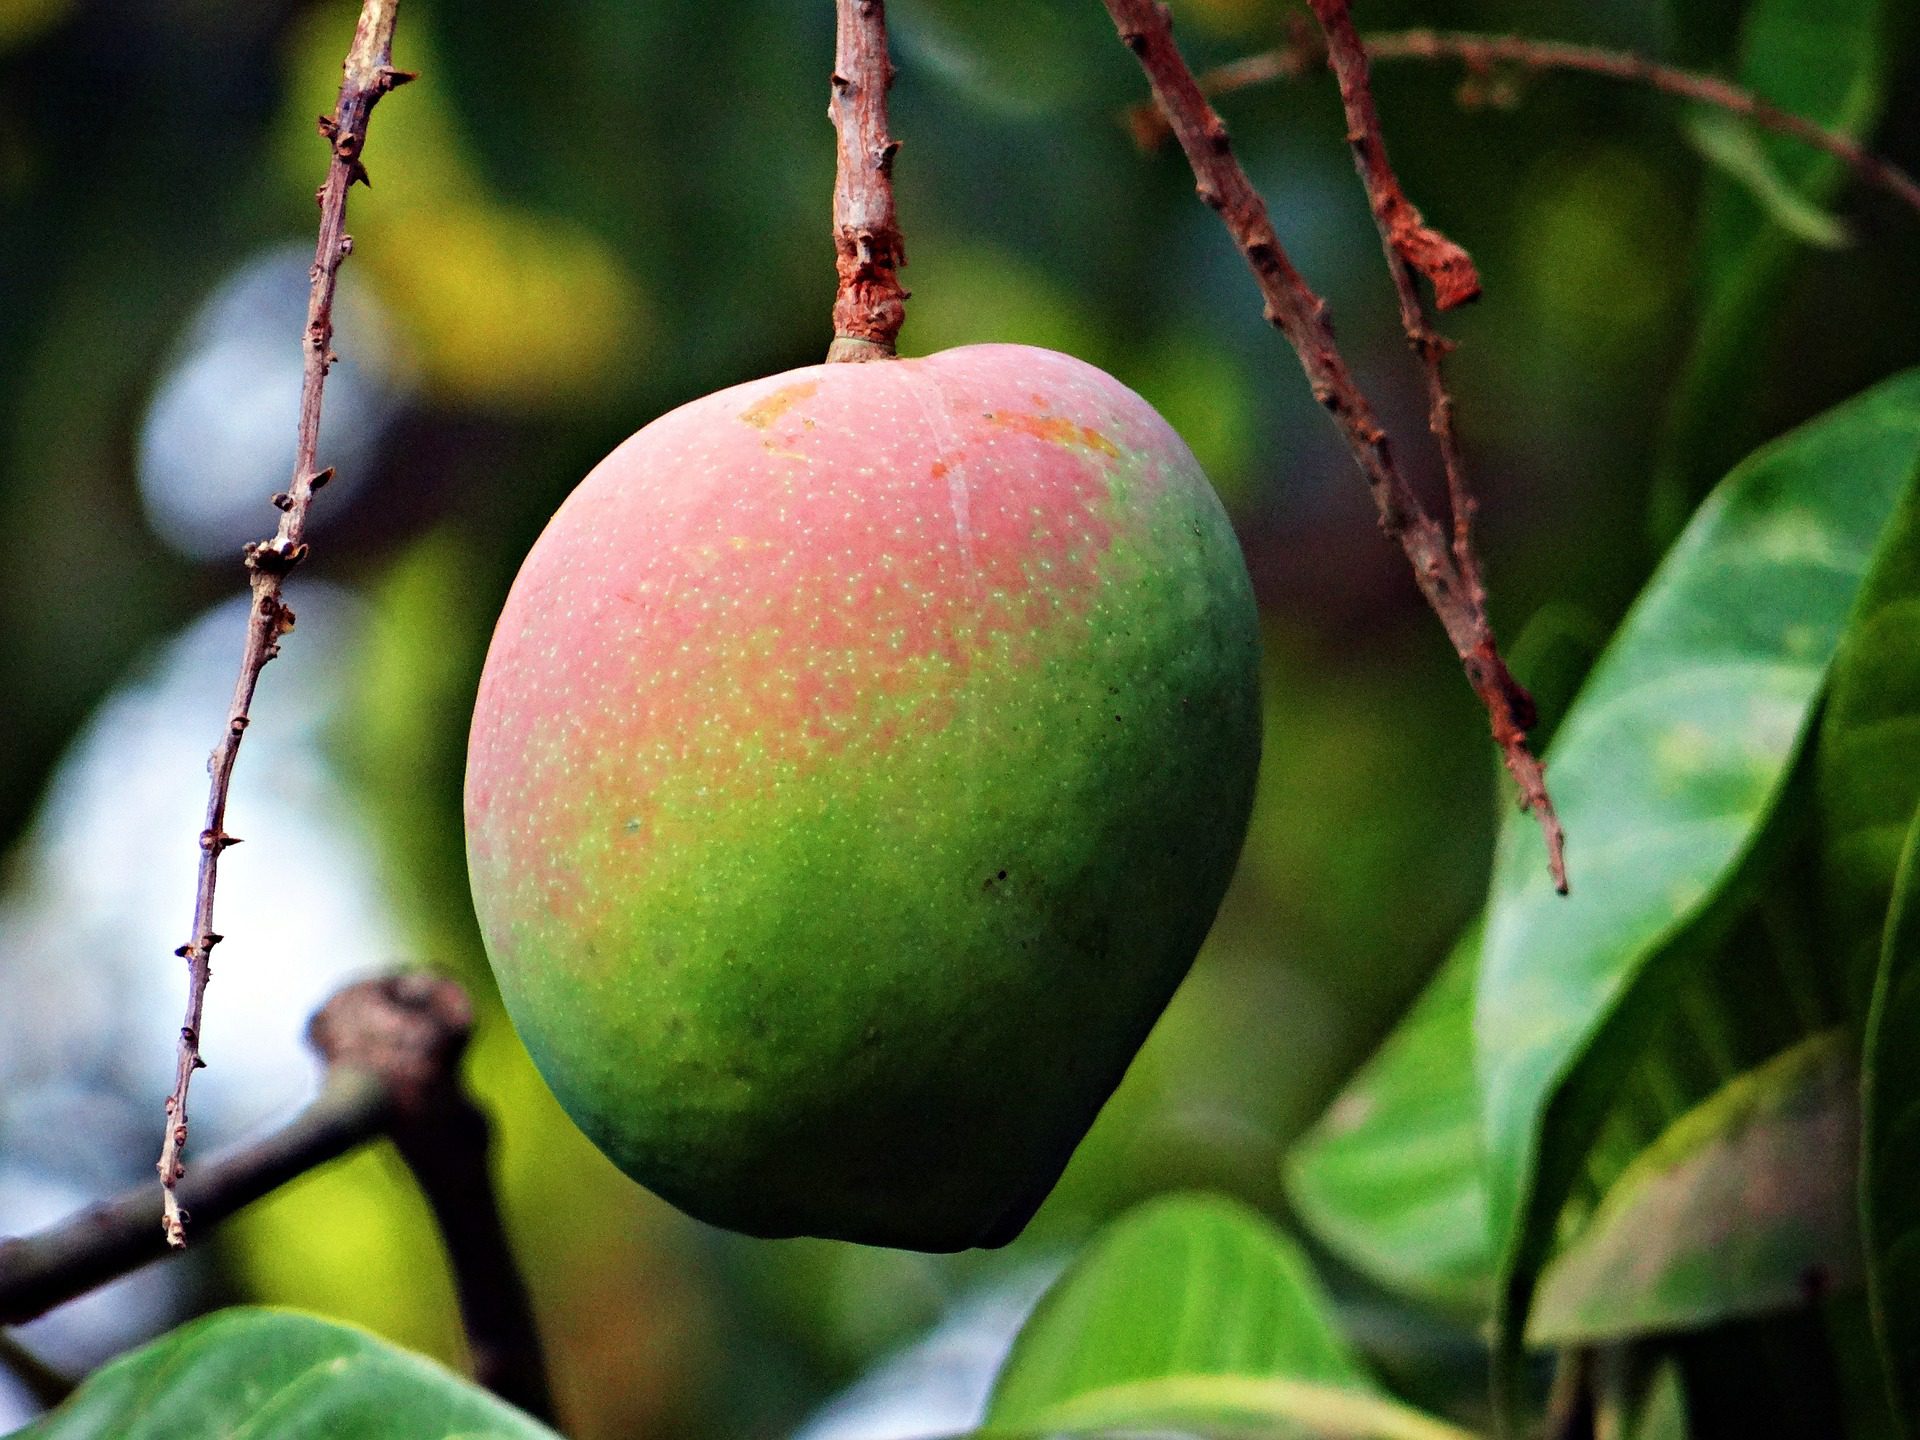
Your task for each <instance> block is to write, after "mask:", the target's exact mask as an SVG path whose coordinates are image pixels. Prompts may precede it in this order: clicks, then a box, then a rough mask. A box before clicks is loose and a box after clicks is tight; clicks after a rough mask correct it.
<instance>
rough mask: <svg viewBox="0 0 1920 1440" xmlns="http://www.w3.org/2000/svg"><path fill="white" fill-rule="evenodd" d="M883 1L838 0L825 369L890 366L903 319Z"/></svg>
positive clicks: (902, 249) (902, 248) (830, 109)
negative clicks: (843, 364) (832, 284)
mask: <svg viewBox="0 0 1920 1440" xmlns="http://www.w3.org/2000/svg"><path fill="white" fill-rule="evenodd" d="M892 85H893V62H892V61H891V60H890V59H889V58H888V57H887V8H886V0H839V5H838V24H837V26H836V29H835V38H834V58H833V93H832V98H831V100H830V101H829V102H828V105H827V115H828V117H829V118H830V119H832V121H833V125H834V129H835V130H836V131H838V132H839V159H838V163H837V167H836V171H835V175H834V185H833V248H834V268H835V269H836V270H837V271H838V272H839V276H840V283H839V288H838V291H837V293H836V294H835V296H834V301H833V345H832V347H831V348H830V349H829V350H828V351H827V359H828V360H829V361H859V360H890V359H892V358H893V353H894V341H895V340H896V338H897V337H898V336H899V334H900V324H901V322H902V321H903V320H905V319H906V314H907V294H908V292H907V290H906V289H905V288H904V287H903V286H902V285H901V283H900V274H899V272H900V269H901V267H903V266H904V265H905V264H906V263H907V242H906V240H905V239H904V238H903V237H902V236H901V234H900V220H899V217H898V216H897V215H896V214H895V213H894V208H893V157H894V156H895V155H896V154H897V153H898V152H899V150H900V142H899V141H898V140H895V139H894V138H893V137H892V136H890V135H889V134H888V133H887V91H888V90H889V89H890V88H892Z"/></svg>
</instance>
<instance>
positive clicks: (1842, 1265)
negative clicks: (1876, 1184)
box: [1527, 1030, 1860, 1345]
mask: <svg viewBox="0 0 1920 1440" xmlns="http://www.w3.org/2000/svg"><path fill="white" fill-rule="evenodd" d="M1857 1076H1858V1071H1857V1069H1856V1067H1855V1065H1854V1061H1853V1055H1852V1051H1851V1047H1850V1045H1849V1042H1848V1040H1847V1037H1846V1036H1845V1034H1844V1033H1842V1032H1841V1031H1838V1030H1830V1031H1828V1032H1826V1033H1825V1034H1822V1035H1818V1036H1815V1037H1814V1038H1812V1039H1810V1040H1806V1041H1803V1042H1802V1043H1801V1044H1799V1045H1797V1046H1795V1047H1794V1048H1793V1049H1791V1050H1789V1051H1787V1052H1786V1053H1785V1054H1783V1055H1779V1056H1776V1057H1775V1058H1774V1059H1773V1060H1771V1061H1769V1062H1768V1063H1767V1064H1765V1065H1762V1066H1760V1067H1759V1068H1758V1069H1756V1070H1751V1071H1748V1072H1747V1073H1746V1074H1744V1075H1741V1076H1738V1077H1737V1078H1735V1079H1733V1080H1731V1081H1729V1082H1728V1083H1727V1084H1726V1085H1725V1086H1723V1087H1722V1088H1721V1090H1720V1091H1719V1092H1718V1093H1717V1094H1715V1095H1714V1096H1712V1097H1711V1098H1710V1099H1708V1100H1707V1101H1706V1102H1705V1103H1704V1104H1701V1105H1699V1106H1697V1107H1695V1108H1694V1109H1692V1110H1690V1111H1688V1112H1687V1113H1686V1114H1685V1115H1683V1116H1681V1117H1680V1119H1678V1120H1676V1121H1675V1122H1674V1123H1673V1124H1672V1125H1671V1126H1670V1127H1669V1128H1668V1129H1667V1131H1666V1133H1665V1134H1663V1135H1662V1136H1661V1137H1660V1138H1659V1139H1658V1140H1656V1141H1655V1142H1654V1143H1653V1145H1652V1146H1650V1147H1649V1148H1648V1149H1647V1150H1646V1151H1644V1152H1643V1153H1642V1154H1641V1155H1640V1156H1639V1157H1638V1158H1637V1159H1636V1160H1634V1161H1633V1163H1632V1164H1631V1165H1629V1166H1628V1167H1627V1169H1626V1171H1625V1172H1624V1173H1623V1174H1622V1175H1621V1176H1620V1178H1619V1179H1618V1180H1617V1181H1616V1182H1615V1183H1614V1184H1613V1186H1612V1187H1611V1188H1610V1189H1609V1190H1608V1191H1607V1194H1606V1196H1605V1198H1604V1199H1603V1200H1602V1201H1601V1202H1600V1206H1599V1209H1598V1210H1597V1211H1596V1212H1595V1214H1594V1216H1593V1218H1592V1219H1591V1220H1590V1221H1589V1222H1588V1223H1587V1225H1586V1228H1585V1229H1584V1230H1582V1231H1581V1233H1580V1234H1579V1236H1578V1237H1577V1238H1575V1240H1574V1241H1573V1242H1572V1244H1570V1245H1569V1246H1568V1247H1567V1248H1566V1249H1565V1250H1563V1251H1562V1252H1561V1253H1560V1254H1559V1255H1558V1256H1556V1257H1555V1259H1554V1261H1553V1263H1552V1264H1551V1265H1549V1266H1548V1267H1547V1270H1546V1272H1545V1274H1543V1275H1542V1277H1541V1280H1540V1291H1539V1295H1538V1297H1537V1299H1536V1300H1535V1302H1534V1306H1533V1313H1532V1317H1531V1319H1530V1321H1529V1323H1528V1328H1527V1338H1528V1339H1529V1340H1530V1341H1532V1342H1533V1343H1535V1344H1539V1345H1565V1344H1569V1343H1574V1342H1581V1341H1593V1340H1605V1339H1615V1338H1619V1337H1623V1336H1631V1335H1643V1334H1647V1333H1650V1332H1656V1331H1663V1330H1681V1329H1695V1328H1699V1327H1702V1326H1705V1325H1708V1324H1711V1323H1713V1322H1714V1321H1717V1320H1724V1319H1728V1318H1732V1317H1737V1316H1748V1315H1760V1314H1766V1313H1768V1312H1769V1311H1773V1310H1779V1309H1786V1308H1789V1307H1791V1306H1794V1305H1797V1304H1801V1303H1803V1302H1804V1301H1805V1300H1806V1298H1807V1296H1808V1294H1809V1292H1810V1291H1820V1292H1824V1291H1826V1290H1827V1289H1830V1288H1832V1287H1833V1286H1835V1285H1837V1284H1841V1283H1846V1282H1848V1281H1852V1280H1855V1279H1857V1277H1858V1274H1859V1270H1860V1234H1859V1225H1858V1223H1857V1217H1856V1213H1855V1204H1854V1187H1853V1176H1854V1170H1855V1168H1856V1166H1855V1157H1856V1155H1857V1154H1858V1145H1859V1121H1860V1105H1859V1090H1858V1084H1857Z"/></svg>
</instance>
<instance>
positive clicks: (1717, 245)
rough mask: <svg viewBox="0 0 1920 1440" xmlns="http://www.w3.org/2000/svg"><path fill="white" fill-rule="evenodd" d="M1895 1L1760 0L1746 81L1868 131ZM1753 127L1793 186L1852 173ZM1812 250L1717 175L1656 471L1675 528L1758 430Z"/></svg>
mask: <svg viewBox="0 0 1920 1440" xmlns="http://www.w3.org/2000/svg"><path fill="white" fill-rule="evenodd" d="M1892 11H1893V3H1892V0H1754V3H1753V4H1752V5H1751V6H1750V7H1749V9H1748V11H1747V15H1746V19H1745V22H1744V24H1743V26H1742V28H1741V44H1740V63H1739V74H1738V79H1739V82H1740V84H1742V85H1743V86H1745V87H1747V88H1748V89H1750V90H1753V91H1755V92H1756V93H1758V94H1760V95H1763V96H1765V97H1766V98H1767V99H1769V100H1771V101H1773V102H1774V103H1775V104H1776V105H1778V106H1780V107H1781V108H1782V109H1784V110H1788V111H1791V112H1793V113H1794V114H1796V115H1800V116H1803V117H1805V118H1806V119H1808V120H1811V121H1813V122H1814V123H1815V124H1817V125H1823V126H1826V127H1827V128H1829V129H1832V130H1837V131H1839V132H1840V133H1842V134H1845V135H1849V136H1853V137H1855V138H1859V137H1860V136H1862V135H1863V134H1865V133H1866V132H1867V131H1868V130H1869V129H1870V128H1871V126H1872V124H1873V122H1874V120H1875V119H1876V117H1878V115H1879V113H1880V109H1881V103H1882V98H1883V96H1882V90H1883V87H1884V81H1885V75H1886V70H1887V55H1886V38H1885V31H1886V29H1887V26H1888V17H1889V16H1890V15H1891V14H1892ZM1752 138H1753V142H1754V144H1755V146H1756V147H1757V148H1758V149H1759V150H1760V152H1761V153H1762V154H1763V155H1764V156H1765V158H1766V170H1767V172H1768V173H1769V174H1770V175H1772V176H1773V177H1775V179H1776V181H1777V183H1778V187H1779V190H1780V192H1781V193H1783V194H1791V195H1796V196H1798V197H1800V199H1801V200H1802V201H1803V202H1804V203H1805V204H1806V205H1810V206H1815V207H1818V206H1821V205H1824V204H1825V203H1826V202H1827V201H1828V200H1830V199H1832V197H1833V196H1834V194H1835V193H1836V191H1837V190H1838V188H1839V185H1840V182H1841V180H1842V178H1843V176H1844V169H1843V167H1842V166H1841V164H1840V162H1839V161H1838V160H1836V159H1834V157H1832V156H1831V155H1828V154H1826V153H1825V152H1823V151H1818V150H1814V149H1811V148H1809V147H1807V146H1805V145H1802V144H1800V143H1798V142H1797V141H1793V140H1789V139H1787V138H1785V137H1783V136H1778V135H1757V136H1754V137H1752ZM1800 256H1801V249H1800V239H1799V237H1797V236H1796V235H1794V234H1793V233H1792V232H1791V231H1789V230H1788V229H1786V228H1783V227H1782V226H1781V225H1780V224H1778V223H1775V222H1773V221H1770V218H1769V212H1768V210H1767V209H1766V208H1764V207H1763V206H1762V204H1761V203H1760V202H1759V201H1757V200H1756V199H1755V198H1754V196H1753V193H1752V191H1751V189H1750V188H1749V187H1747V186H1745V185H1742V184H1735V183H1732V182H1729V181H1725V180H1722V181H1720V182H1719V183H1717V184H1714V185H1711V186H1710V187H1709V189H1708V191H1707V195H1706V199H1705V201H1704V203H1703V206H1702V223H1701V241H1700V249H1699V254H1698V257H1697V259H1696V262H1695V264H1696V270H1697V273H1698V275H1699V281H1698V284H1699V288H1700V295H1701V300H1700V320H1699V324H1698V327H1697V328H1696V331H1695V335H1694V342H1693V347H1692V350H1691V353H1690V354H1689V356H1688V358H1687V362H1686V365H1685V368H1684V369H1683V371H1682V372H1681V376H1680V379H1679V381H1678V383H1677V384H1676V385H1675V386H1674V389H1673V396H1674V398H1673V403H1672V405H1671V407H1670V409H1669V411H1668V416H1667V424H1666V433H1665V435H1664V436H1663V438H1662V441H1661V447H1660V450H1661V457H1660V462H1659V472H1658V475H1657V477H1656V480H1655V507H1656V511H1657V512H1658V513H1657V515H1656V523H1657V524H1658V525H1659V528H1660V529H1661V531H1662V532H1663V533H1671V532H1672V531H1673V530H1675V529H1677V528H1678V527H1679V523H1680V521H1681V519H1682V518H1683V517H1684V516H1685V515H1686V513H1687V510H1688V509H1689V507H1690V506H1691V505H1692V503H1693V501H1694V499H1695V497H1697V496H1698V495H1699V494H1700V493H1702V491H1703V490H1704V489H1705V488H1706V486H1707V485H1708V484H1709V483H1710V482H1711V481H1712V480H1713V478H1714V477H1715V476H1717V475H1718V474H1720V473H1721V472H1722V471H1723V470H1725V469H1726V468H1727V467H1728V466H1729V465H1730V464H1732V463H1733V461H1734V460H1736V459H1737V458H1738V457H1739V456H1740V454H1741V453H1742V452H1743V451H1744V450H1745V449H1746V448H1747V447H1748V446H1749V445H1751V444H1752V443H1753V441H1754V439H1755V438H1756V437H1755V435H1754V433H1753V428H1752V423H1753V422H1752V417H1753V414H1754V407H1753V405H1752V403H1751V397H1752V396H1753V395H1754V394H1755V392H1756V391H1757V390H1758V388H1759V387H1758V385H1757V383H1756V381H1757V379H1758V377H1759V375H1760V373H1761V372H1762V370H1763V369H1764V368H1765V367H1766V365H1767V364H1768V362H1769V360H1770V359H1771V358H1772V357H1771V353H1770V347H1769V345H1768V340H1769V338H1770V337H1771V335H1772V334H1773V331H1774V329H1775V322H1776V321H1777V319H1778V316H1779V312H1780V299H1781V296H1782V294H1783V292H1784V291H1785V289H1786V287H1787V285H1788V283H1789V282H1790V281H1791V279H1792V277H1793V272H1794V267H1795V265H1796V263H1797V262H1798V261H1799V259H1800Z"/></svg>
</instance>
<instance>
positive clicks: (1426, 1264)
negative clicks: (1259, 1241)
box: [1287, 926, 1493, 1317]
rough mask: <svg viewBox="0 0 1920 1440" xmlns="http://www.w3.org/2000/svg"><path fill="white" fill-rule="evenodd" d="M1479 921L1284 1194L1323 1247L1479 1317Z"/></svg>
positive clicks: (1349, 1093)
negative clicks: (1476, 1010)
mask: <svg viewBox="0 0 1920 1440" xmlns="http://www.w3.org/2000/svg"><path fill="white" fill-rule="evenodd" d="M1479 968H1480V934H1479V927H1478V926H1475V927H1474V929H1473V930H1472V931H1470V932H1469V933H1468V934H1467V935H1465V936H1463V937H1462V939H1461V941H1460V943H1459V944H1458V945H1457V946H1455V947H1454V951H1453V953H1452V954H1451V955H1450V956H1448V957H1447V961H1446V963H1445V964H1444V965H1442V966H1441V968H1440V971H1439V973H1438V974H1437V975H1436V976H1435V977H1434V979H1433V981H1432V982H1431V983H1430V984H1429V985H1428V987H1427V990H1426V992H1425V993H1424V994H1423V995H1422V996H1421V997H1420V999H1419V1000H1418V1001H1417V1002H1416V1003H1415V1004H1414V1006H1413V1008H1412V1010H1410V1011H1409V1012H1408V1013H1407V1016H1406V1018H1405V1019H1404V1020H1402V1021H1401V1022H1400V1025H1399V1028H1398V1029H1396V1030H1395V1031H1394V1032H1393V1034H1392V1035H1391V1036H1389V1037H1388V1039H1387V1041H1386V1043H1385V1044H1384V1045H1382V1046H1381V1047H1380V1049H1379V1051H1378V1052H1376V1053H1375V1055H1374V1057H1373V1058H1372V1060H1370V1061H1369V1062H1368V1063H1367V1065H1366V1067H1365V1068H1364V1069H1363V1070H1361V1071H1360V1073H1359V1074H1358V1075H1356V1076H1355V1077H1354V1078H1353V1080H1352V1081H1351V1083H1349V1084H1348V1086H1347V1087H1346V1089H1345V1090H1343V1091H1342V1092H1341V1093H1340V1096H1339V1098H1338V1099H1336V1100H1335V1101H1334V1102H1333V1104H1332V1105H1330V1106H1329V1107H1328V1108H1327V1113H1326V1114H1325V1115H1324V1116H1323V1117H1322V1118H1321V1120H1320V1122H1319V1123H1318V1124H1317V1125H1315V1126H1314V1128H1313V1129H1312V1130H1311V1131H1309V1132H1308V1134H1307V1135H1306V1137H1305V1138H1304V1139H1303V1140H1301V1141H1300V1143H1299V1144H1298V1145H1297V1146H1296V1147H1295V1148H1294V1151H1293V1153H1292V1155H1291V1156H1290V1157H1289V1160H1288V1165H1287V1193H1288V1196H1289V1197H1290V1198H1291V1199H1292V1201H1293V1203H1294V1205H1295V1206H1296V1207H1297V1208H1298V1210H1299V1212H1300V1216H1301V1218H1302V1219H1303V1220H1304V1221H1305V1222H1306V1224H1307V1225H1308V1227H1309V1228H1311V1229H1312V1231H1313V1233H1314V1234H1315V1235H1316V1236H1318V1237H1319V1238H1320V1240H1321V1241H1322V1242H1323V1243H1325V1244H1326V1245H1327V1246H1328V1248H1330V1249H1331V1250H1333V1251H1334V1252H1335V1253H1337V1254H1338V1255H1339V1256H1340V1257H1341V1258H1342V1259H1343V1260H1346V1261H1348V1262H1349V1263H1350V1264H1352V1265H1354V1266H1355V1267H1356V1268H1357V1269H1360V1270H1362V1271H1364V1272H1365V1273H1367V1274H1368V1275H1371V1276H1373V1277H1374V1278H1375V1279H1376V1280H1379V1281H1381V1282H1382V1283H1383V1284H1385V1285H1388V1286H1390V1287H1391V1288H1393V1289H1395V1290H1397V1291H1400V1292H1402V1293H1403V1294H1407V1295H1412V1296H1416V1297H1418V1298H1420V1299H1423V1300H1426V1301H1429V1302H1430V1303H1432V1304H1434V1305H1437V1306H1439V1307H1441V1308H1443V1309H1447V1310H1450V1311H1453V1312H1456V1313H1460V1314H1464V1315H1470V1316H1474V1317H1479V1316H1484V1315H1485V1314H1486V1313H1487V1311H1488V1309H1489V1308H1490V1304H1491V1299H1492V1295H1493V1253H1492V1251H1491V1250H1490V1248H1489V1246H1488V1239H1487V1197H1486V1187H1485V1182H1484V1180H1483V1179H1482V1177H1481V1173H1480V1102H1479V1096H1478V1094H1477V1092H1476V1091H1475V1089H1474V1082H1473V990H1474V981H1475V979H1476V978H1477V976H1478V973H1479Z"/></svg>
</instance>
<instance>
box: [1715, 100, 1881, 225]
mask: <svg viewBox="0 0 1920 1440" xmlns="http://www.w3.org/2000/svg"><path fill="white" fill-rule="evenodd" d="M1687 137H1688V138H1689V139H1690V140H1692V141H1693V148H1694V149H1696V150H1698V151H1699V152H1700V154H1701V155H1702V156H1703V157H1704V158H1705V159H1706V160H1707V162H1708V163H1709V164H1711V165H1713V166H1714V167H1715V168H1717V169H1718V170H1719V171H1720V173H1721V174H1723V175H1725V176H1727V177H1728V178H1729V179H1731V180H1734V181H1735V182H1737V183H1738V184H1740V185H1742V186H1744V187H1745V188H1746V192H1747V194H1748V195H1750V196H1751V197H1752V198H1753V199H1754V201H1755V202H1756V203H1757V204H1758V205H1759V206H1760V208H1761V209H1762V210H1764V211H1766V213H1767V217H1768V218H1769V219H1770V220H1772V221H1773V222H1774V224H1776V225H1778V226H1779V227H1780V228H1781V229H1782V230H1785V231H1786V232H1787V233H1788V234H1789V235H1791V236H1793V238H1794V239H1796V240H1800V241H1803V242H1804V243H1806V244H1808V245H1816V246H1819V247H1820V248H1821V249H1823V250H1838V249H1840V248H1842V247H1843V246H1845V245H1848V244H1850V243H1851V242H1852V238H1853V237H1852V236H1851V235H1850V234H1848V232H1847V227H1846V226H1845V225H1843V224H1842V223H1841V222H1840V220H1839V218H1838V217H1837V216H1834V215H1831V214H1829V213H1828V212H1827V211H1825V210H1823V209H1821V208H1820V206H1819V205H1817V204H1816V203H1815V202H1813V201H1812V200H1810V199H1808V198H1807V197H1806V196H1805V195H1803V194H1801V193H1800V192H1799V191H1798V190H1796V189H1794V188H1793V186H1792V185H1791V184H1789V183H1788V181H1787V178H1786V177H1785V176H1784V175H1782V174H1781V173H1780V171H1779V168H1778V167H1777V166H1776V165H1775V164H1774V163H1773V157H1772V156H1771V155H1769V154H1768V153H1767V149H1766V147H1765V146H1764V145H1762V144H1761V143H1760V136H1759V134H1758V132H1757V131H1755V130H1754V128H1753V127H1752V126H1751V125H1749V124H1746V123H1744V122H1743V121H1741V120H1739V119H1737V118H1735V117H1734V116H1732V115H1729V114H1727V113H1726V112H1724V111H1721V110H1711V111H1702V112H1700V113H1698V114H1695V115H1694V116H1692V117H1691V118H1690V119H1689V120H1688V122H1687Z"/></svg>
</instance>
